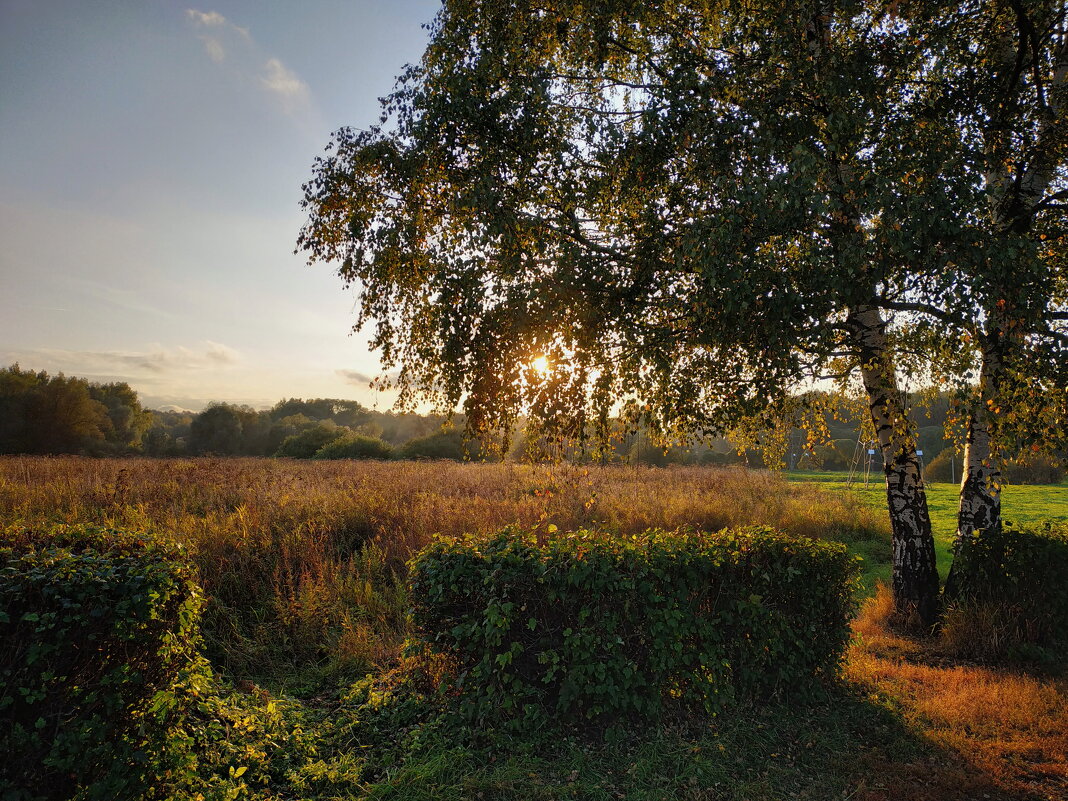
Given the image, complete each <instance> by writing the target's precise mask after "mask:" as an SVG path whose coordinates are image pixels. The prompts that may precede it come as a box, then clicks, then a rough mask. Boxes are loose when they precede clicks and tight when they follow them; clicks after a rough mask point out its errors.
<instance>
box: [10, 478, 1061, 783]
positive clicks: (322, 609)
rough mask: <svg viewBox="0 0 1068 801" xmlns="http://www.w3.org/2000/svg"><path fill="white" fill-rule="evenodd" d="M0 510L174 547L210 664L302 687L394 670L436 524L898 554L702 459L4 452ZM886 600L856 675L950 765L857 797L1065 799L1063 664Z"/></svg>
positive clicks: (845, 510) (854, 518) (861, 504)
mask: <svg viewBox="0 0 1068 801" xmlns="http://www.w3.org/2000/svg"><path fill="white" fill-rule="evenodd" d="M1066 491H1068V490H1066ZM0 521H2V522H3V523H4V524H6V525H23V524H30V523H37V522H42V521H47V522H94V523H102V524H106V525H109V526H115V527H123V528H133V529H139V530H146V531H152V532H156V533H159V534H162V535H164V536H168V537H174V538H176V539H178V540H179V541H181V542H182V543H184V544H185V545H186V546H188V548H189V552H190V554H191V556H192V558H193V560H194V562H195V563H196V564H197V566H198V570H199V574H200V579H201V582H202V584H203V586H204V588H205V591H206V593H207V595H208V597H209V605H208V609H207V614H206V618H205V637H206V640H207V645H208V652H209V655H210V656H211V658H212V660H213V662H214V663H215V664H216V665H217V666H219V667H220V668H222V669H223V671H224V673H226V674H227V675H229V676H230V677H231V678H232V679H234V680H236V681H238V682H248V681H255V682H258V683H260V684H262V685H263V686H267V687H270V688H271V689H272V691H273V692H295V693H297V694H298V695H303V696H304V697H306V698H313V697H314V696H315V694H316V693H317V692H320V691H321V689H322V687H323V686H324V684H325V683H327V682H330V681H333V682H335V683H336V681H337V680H338V679H339V678H341V679H343V678H345V677H346V676H358V675H361V674H362V673H364V672H366V671H374V672H384V671H386V670H388V669H389V668H390V667H391V666H392V665H394V664H395V662H396V659H397V657H398V653H399V647H400V644H401V642H402V640H403V638H404V636H405V633H406V614H405V605H406V594H405V585H404V579H405V567H404V565H405V562H406V561H407V560H408V559H409V558H410V557H411V556H412V555H413V554H414V553H415V552H416V551H417V550H418V549H419V548H420V547H422V546H423V545H425V544H426V543H427V542H429V541H430V540H431V538H432V537H434V536H436V535H443V536H456V535H460V534H463V533H466V532H472V533H474V532H484V531H491V530H495V529H499V528H501V527H502V526H505V525H508V524H513V523H518V524H519V525H522V526H524V527H527V528H534V527H540V529H541V530H545V531H548V528H549V526H550V525H555V526H557V527H559V528H560V529H561V530H569V529H575V528H580V527H590V526H601V527H605V528H608V529H610V530H616V531H620V532H636V531H640V530H643V529H646V528H650V527H662V528H677V527H682V526H693V527H697V528H703V529H719V528H722V527H725V526H733V525H744V524H766V525H770V526H774V527H776V528H780V529H782V530H784V531H787V532H790V533H794V534H798V535H805V536H810V537H824V538H829V539H835V540H840V541H842V542H845V543H846V544H847V545H848V546H850V547H851V548H852V549H853V550H854V551H855V552H857V553H860V554H862V555H863V556H864V557H865V559H866V560H867V562H868V564H866V565H865V566H864V569H865V571H866V572H867V573H868V574H875V573H880V572H883V571H885V566H886V562H887V561H888V559H889V534H888V531H889V526H888V524H887V521H886V519H885V512H883V511H881V510H880V509H878V508H877V506H875V505H873V504H872V503H870V501H869V499H866V498H864V497H858V495H857V494H856V493H849V492H846V491H841V490H835V489H833V488H828V487H820V486H816V485H813V484H806V483H804V482H795V483H791V482H787V481H785V480H783V479H781V478H779V477H777V476H775V475H773V474H770V473H767V472H764V471H748V470H742V469H716V468H707V467H686V468H682V467H679V468H669V469H657V468H637V469H636V468H633V467H603V468H602V467H590V468H585V467H577V466H567V465H561V466H554V467H546V466H526V465H515V464H457V463H447V462H432V463H415V462H383V463H378V462H344V461H340V462H293V461H285V460H269V459H225V460H224V459H185V460H150V459H109V460H92V459H86V458H78V457H62V458H43V457H4V458H0ZM944 571H945V565H943V566H942V572H943V574H944ZM888 602H889V601H888V593H887V592H886V591H885V589H883V590H882V591H880V592H878V593H876V594H875V596H874V597H872V598H870V599H869V600H868V602H867V603H866V605H865V606H864V609H863V611H862V613H861V615H860V616H859V618H858V619H857V621H856V622H855V624H854V630H855V633H856V637H855V640H854V643H853V645H852V646H851V648H850V651H849V656H848V660H847V663H846V665H845V668H844V681H845V683H846V685H847V688H848V690H849V692H850V693H854V694H856V695H857V696H858V697H860V698H861V699H863V700H864V702H865V703H870V704H874V705H877V706H878V707H879V708H880V709H883V710H885V711H886V712H887V714H889V715H891V716H892V717H893V719H894V720H895V721H896V722H897V724H900V726H901V727H902V730H903V731H907V732H908V735H909V736H910V737H912V738H917V739H918V740H920V741H921V742H923V743H926V744H928V745H930V746H931V747H932V748H933V749H935V751H934V753H938V754H941V755H942V756H940V757H939V758H938V759H937V760H935V761H934V762H932V758H931V757H930V756H924V757H916V756H903V757H898V756H895V752H894V749H893V748H889V747H888V748H886V749H882V750H880V749H879V748H873V749H872V750H870V751H865V752H864V754H863V760H865V761H864V769H865V770H867V771H868V772H869V773H870V774H871V776H872V779H871V781H860V780H857V781H855V782H853V785H855V786H853V791H852V793H853V794H852V795H851V796H850V797H851V798H855V799H877V798H878V799H883V798H895V799H932V801H933V800H934V799H943V798H959V799H965V798H969V799H970V798H975V799H981V798H983V797H992V798H995V797H1001V798H1020V799H1024V798H1044V799H1064V798H1068V682H1066V680H1065V678H1064V674H1063V666H1060V667H1058V666H1047V669H1046V670H1045V672H1034V671H1026V670H1023V669H1019V668H1013V669H1009V668H998V667H991V666H987V665H982V664H979V663H972V662H966V661H962V660H959V659H956V658H954V657H953V656H952V655H951V654H950V653H948V652H947V651H945V650H944V649H941V648H940V646H939V644H938V642H937V641H936V640H933V639H929V640H922V639H911V638H906V637H902V636H900V635H897V634H894V633H891V632H889V631H888V630H887V629H886V627H885V626H884V625H883V623H882V621H883V620H884V619H885V614H886V611H887V605H888ZM925 753H926V752H925ZM843 769H844V768H843ZM849 769H850V770H853V769H855V766H854V767H853V768H849ZM786 776H787V778H786V779H784V781H785V784H784V785H782V786H783V787H788V785H789V782H790V779H789V774H786ZM851 786H852V785H851ZM776 792H778V791H776ZM769 793H770V791H769ZM785 793H786V791H785V790H783V793H782V794H778V795H776V794H775V793H770V794H766V795H755V796H754V797H767V798H772V797H775V798H779V797H784V798H785V797H791V796H790V795H789V794H785ZM984 794H985V795H984ZM428 797H433V795H431V796H428ZM650 797H652V796H650ZM665 797H668V796H665ZM670 797H676V796H670ZM677 797H683V796H677ZM694 797H698V796H694ZM701 797H708V798H717V797H726V796H716V795H712V794H710V795H708V796H701Z"/></svg>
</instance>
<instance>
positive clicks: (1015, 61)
mask: <svg viewBox="0 0 1068 801" xmlns="http://www.w3.org/2000/svg"><path fill="white" fill-rule="evenodd" d="M1012 19H1013V21H1014V24H1007V25H1005V27H1003V28H1002V32H1001V35H1000V36H997V37H996V39H995V40H994V42H993V44H992V45H991V48H990V62H991V64H992V65H993V69H994V70H995V73H996V74H997V75H1002V76H1010V77H1009V78H1007V83H1006V85H1005V87H1004V97H1012V98H1013V99H1014V100H1018V101H1021V102H1022V103H1025V104H1035V103H1036V102H1037V105H1035V107H1034V109H1033V112H1034V119H1035V121H1036V129H1035V131H1034V133H1033V137H1034V141H1033V143H1032V145H1031V148H1030V152H1029V153H1024V152H1022V151H1021V150H1020V147H1019V144H1018V143H1017V141H1016V140H1015V138H1014V137H1013V136H1012V133H1013V130H1014V129H1013V122H1014V121H1015V120H1014V118H1013V117H1011V116H1010V117H1005V116H1004V114H1005V113H1006V112H1007V110H1009V111H1008V113H1012V112H1011V110H1014V109H1015V108H1016V103H1011V102H1004V98H1002V99H1001V100H1000V102H999V103H998V105H997V106H996V107H994V108H992V114H991V118H990V121H989V125H988V127H987V129H986V130H985V131H984V140H985V150H986V154H985V155H986V166H985V169H984V180H985V182H986V185H987V191H988V198H989V204H990V208H989V212H990V222H991V223H992V226H991V227H992V232H993V236H994V237H996V238H1006V239H1007V238H1010V237H1026V236H1028V234H1029V233H1030V231H1031V228H1032V225H1033V223H1034V220H1035V215H1036V213H1037V211H1038V209H1039V208H1040V206H1041V203H1042V200H1043V197H1044V196H1045V194H1046V192H1047V190H1048V189H1049V187H1050V184H1051V182H1052V181H1053V180H1054V177H1055V176H1056V173H1057V169H1058V167H1059V166H1060V165H1062V164H1063V162H1064V155H1063V153H1064V146H1065V143H1066V141H1068V139H1066V134H1065V112H1066V110H1068V108H1066V107H1068V102H1066V101H1068V37H1066V36H1065V35H1064V32H1063V30H1062V31H1061V33H1060V34H1059V37H1056V38H1053V39H1052V40H1051V51H1050V54H1049V55H1050V57H1051V59H1052V69H1051V71H1050V74H1049V81H1048V85H1047V86H1046V93H1045V95H1044V96H1039V97H1038V98H1037V99H1030V98H1028V96H1027V91H1026V88H1025V82H1024V81H1023V78H1022V76H1023V75H1024V74H1026V73H1027V70H1021V62H1020V60H1019V59H1020V58H1021V57H1022V55H1023V53H1024V52H1025V50H1021V47H1022V44H1021V42H1022V41H1024V40H1027V32H1026V30H1024V28H1022V27H1020V26H1021V25H1022V21H1023V20H1024V19H1025V18H1022V17H1020V16H1019V15H1018V14H1015V13H1014V14H1013V16H1012ZM1032 57H1034V58H1036V59H1037V58H1038V56H1037V54H1032ZM1015 277H1016V276H1015V272H1014V271H1012V270H1008V271H1004V270H1003V274H1001V275H999V276H997V278H998V279H999V280H1000V285H1001V287H1002V292H1003V295H1002V297H1001V298H998V300H997V302H996V303H993V304H992V305H991V307H990V309H989V310H988V315H987V319H986V321H985V326H984V327H985V331H984V332H983V334H982V335H981V343H982V348H981V352H980V358H981V359H982V364H981V367H980V373H979V388H978V400H977V402H976V403H975V405H974V406H973V408H972V409H971V411H970V414H969V418H968V436H967V441H966V443H965V451H964V466H963V470H962V475H961V485H960V505H959V507H958V512H957V534H956V539H955V541H954V547H953V566H952V567H951V568H950V571H949V575H948V576H947V577H946V597H947V599H952V598H956V597H958V596H959V595H960V593H961V591H962V589H963V587H962V585H963V583H964V581H965V580H966V575H965V574H966V573H967V567H966V566H965V565H963V564H961V555H962V554H963V553H964V552H966V550H967V546H968V545H969V544H970V543H971V541H972V540H973V539H974V538H975V537H976V535H978V534H979V533H980V532H983V531H997V530H999V529H1000V528H1001V487H1000V484H1001V454H1000V453H999V450H1000V449H999V448H998V443H997V431H996V427H995V425H994V423H995V421H996V419H997V416H998V415H999V414H1000V413H1001V406H1002V404H1003V403H1004V402H1005V399H1004V398H1003V397H1002V393H1001V388H1002V387H1003V386H1004V379H1005V371H1006V362H1007V353H1008V352H1009V351H1010V349H1011V348H1012V346H1013V344H1014V343H1013V340H1014V338H1018V337H1019V336H1020V333H1019V330H1018V327H1017V328H1016V329H1015V330H1016V333H1012V332H1013V331H1014V327H1013V326H1012V325H1011V320H1010V317H1011V314H1012V305H1011V303H1008V302H1007V301H1008V297H1009V296H1010V295H1011V293H1012V291H1013V289H1014V284H1013V280H1014V278H1015Z"/></svg>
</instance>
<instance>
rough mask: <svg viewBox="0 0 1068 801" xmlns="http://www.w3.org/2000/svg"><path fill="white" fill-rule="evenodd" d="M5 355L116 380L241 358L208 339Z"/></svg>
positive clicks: (212, 365)
mask: <svg viewBox="0 0 1068 801" xmlns="http://www.w3.org/2000/svg"><path fill="white" fill-rule="evenodd" d="M7 358H8V360H10V361H24V362H26V363H27V364H28V365H30V366H32V367H33V369H44V370H50V371H53V372H65V373H70V374H72V375H85V376H99V375H106V376H109V377H114V378H118V379H120V380H123V379H127V378H129V379H133V378H137V377H138V376H145V377H148V376H163V375H167V374H174V373H185V372H190V371H202V370H211V369H218V368H221V367H231V366H233V365H235V364H237V363H238V362H239V361H240V360H241V356H240V354H239V353H238V352H237V351H236V350H234V349H233V348H231V347H229V346H228V345H223V344H221V343H219V342H212V341H210V340H206V341H204V342H202V343H201V344H200V345H198V346H195V347H185V346H181V345H179V346H177V347H172V348H164V347H162V346H155V347H152V348H149V349H147V350H144V351H123V350H63V349H59V348H36V349H33V350H27V351H20V352H14V351H10V352H8V354H7Z"/></svg>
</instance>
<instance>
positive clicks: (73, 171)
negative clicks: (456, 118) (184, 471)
mask: <svg viewBox="0 0 1068 801" xmlns="http://www.w3.org/2000/svg"><path fill="white" fill-rule="evenodd" d="M437 8H438V3H437V2H431V0H392V1H391V0H347V1H343V0H306V1H305V2H296V0H292V1H291V2H277V1H275V0H258V1H255V0H246V1H245V2H214V3H210V4H207V5H195V4H194V5H188V4H184V3H181V2H167V1H165V0H142V1H141V2H135V0H125V1H123V2H120V1H119V0H94V2H91V3H90V2H84V0H80V1H75V0H69V1H68V2H58V1H56V0H51V1H50V0H0V243H2V247H0V365H7V364H11V363H12V362H15V361H18V362H19V363H20V364H21V365H22V367H24V368H32V369H36V370H48V371H49V372H59V371H62V372H65V373H67V374H68V375H82V376H86V377H88V378H90V379H92V380H109V381H110V380H121V381H128V382H129V383H130V384H131V385H132V386H133V387H134V388H135V389H136V390H138V392H140V393H141V396H142V399H143V400H144V401H145V402H146V404H147V405H149V406H151V407H160V406H165V405H172V404H173V405H176V406H180V407H183V408H192V409H198V408H201V407H202V406H203V405H205V404H206V403H207V402H208V401H211V400H226V401H235V402H239V403H248V404H251V405H253V406H257V407H260V406H266V405H269V404H271V403H273V402H274V401H276V400H277V399H279V398H281V397H283V396H302V397H322V396H329V397H345V398H354V399H357V400H359V401H361V402H363V403H367V404H377V405H378V406H379V407H380V408H383V407H388V406H389V404H390V402H391V399H390V398H389V397H388V396H382V395H379V394H377V393H372V392H371V391H370V390H368V389H367V377H368V376H371V375H374V374H376V373H377V372H378V371H379V367H378V361H377V358H376V357H375V355H374V354H372V353H369V352H368V349H367V345H366V338H365V337H364V336H363V335H360V334H356V335H351V336H350V335H349V330H350V327H351V324H352V317H353V315H352V312H353V306H354V300H355V298H354V294H353V292H352V290H345V289H343V287H342V283H341V281H340V279H338V278H337V277H336V276H335V275H333V274H332V272H331V270H330V268H329V267H326V266H323V265H318V266H316V267H308V266H306V265H305V263H304V259H303V257H301V256H297V255H294V254H293V248H294V244H295V240H296V236H297V232H298V230H299V228H300V225H301V223H302V220H303V217H302V215H301V212H300V209H299V206H298V203H299V200H300V197H301V190H300V187H301V184H302V183H303V182H304V181H305V180H307V179H308V178H309V177H310V175H311V163H312V160H313V159H314V158H315V156H316V155H318V154H319V153H320V152H321V151H322V150H323V148H324V146H325V145H326V143H327V141H328V139H329V135H330V132H331V131H333V130H335V129H336V128H339V127H341V126H343V125H352V126H356V127H365V126H368V125H370V124H372V123H373V122H375V121H376V119H377V116H378V104H377V98H378V97H379V96H381V95H383V94H385V93H387V92H388V91H389V90H390V88H391V87H392V85H393V80H394V78H395V76H396V75H397V74H398V73H399V72H400V71H401V69H402V67H403V66H404V64H406V63H409V62H413V61H416V60H418V59H419V57H420V55H421V54H422V51H423V48H424V45H425V42H426V31H425V30H423V28H422V25H423V24H424V23H427V22H429V21H430V20H431V19H432V18H433V16H434V14H435V12H436V10H437Z"/></svg>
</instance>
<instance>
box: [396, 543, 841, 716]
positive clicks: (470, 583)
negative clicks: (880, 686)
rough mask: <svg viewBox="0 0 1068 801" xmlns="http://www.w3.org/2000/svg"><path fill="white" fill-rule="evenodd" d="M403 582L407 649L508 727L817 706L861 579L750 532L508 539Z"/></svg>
mask: <svg viewBox="0 0 1068 801" xmlns="http://www.w3.org/2000/svg"><path fill="white" fill-rule="evenodd" d="M410 567H411V597H412V611H413V614H412V618H413V624H414V626H415V631H416V636H417V638H420V639H421V640H422V641H423V642H424V643H425V644H426V647H429V649H430V650H431V651H433V652H436V653H438V654H440V655H442V656H443V657H444V658H445V659H446V661H448V662H449V663H451V664H452V666H453V670H452V676H451V679H450V681H451V683H452V684H453V685H454V686H455V688H456V689H457V690H459V692H460V703H461V707H462V710H463V712H464V714H465V715H466V716H467V717H469V718H472V719H476V720H486V721H490V720H492V719H494V718H495V717H497V716H498V715H499V714H500V713H503V715H504V717H506V718H508V719H510V720H511V722H512V724H513V725H516V726H523V725H525V724H538V723H540V722H543V721H544V720H546V719H547V718H572V719H578V720H582V719H586V720H603V721H609V722H610V721H612V720H614V719H618V718H620V717H624V716H631V715H647V716H648V715H656V714H657V713H659V712H660V711H662V710H663V709H664V707H665V705H666V704H667V703H670V702H673V701H677V702H681V703H682V704H685V705H696V706H697V707H699V708H703V709H704V710H706V711H707V712H716V711H718V710H720V709H722V708H724V706H725V705H726V704H728V703H729V702H730V701H731V700H733V699H736V698H759V697H769V696H789V697H793V698H796V697H802V696H807V695H810V694H811V692H812V691H813V690H814V689H815V688H816V687H817V686H818V682H817V681H815V679H817V678H818V677H821V676H828V675H832V674H834V673H835V672H836V670H837V668H838V665H839V663H840V661H841V659H842V657H843V653H844V650H845V647H846V644H847V642H848V640H849V636H850V635H849V619H850V617H851V614H852V611H853V608H854V587H855V580H856V574H857V565H856V559H855V558H854V557H851V556H849V555H848V554H847V553H846V550H845V548H844V546H842V545H840V544H838V543H831V542H824V541H816V540H810V539H806V538H795V537H790V536H787V535H784V534H780V533H778V532H775V531H773V530H771V529H767V528H757V527H754V528H742V529H726V530H723V531H721V532H719V533H714V534H712V533H704V532H685V531H676V532H669V531H660V530H650V531H646V532H645V533H643V534H639V535H636V536H623V535H618V534H607V533H603V532H597V531H576V532H574V533H570V534H557V535H554V536H551V537H550V538H549V539H548V540H547V541H545V542H543V543H538V542H537V541H536V539H535V537H534V535H533V534H530V533H524V532H522V531H520V530H518V529H514V528H513V529H505V530H504V531H502V532H500V533H499V534H497V535H495V536H492V537H489V538H473V537H467V538H463V539H440V540H438V541H436V542H434V543H432V544H431V545H429V546H428V547H427V548H425V549H424V550H423V551H422V552H421V553H420V554H419V555H418V556H416V557H415V559H414V560H413V561H412V563H411V566H410ZM416 645H418V643H416Z"/></svg>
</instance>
